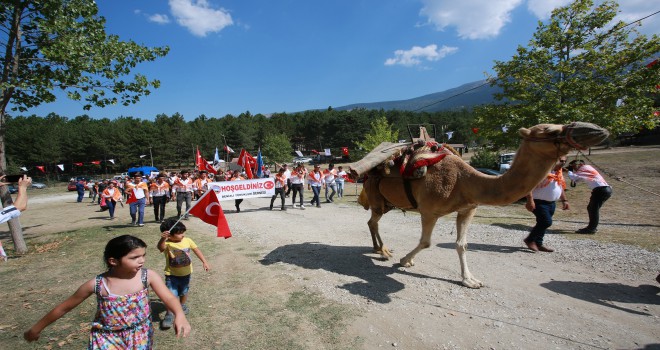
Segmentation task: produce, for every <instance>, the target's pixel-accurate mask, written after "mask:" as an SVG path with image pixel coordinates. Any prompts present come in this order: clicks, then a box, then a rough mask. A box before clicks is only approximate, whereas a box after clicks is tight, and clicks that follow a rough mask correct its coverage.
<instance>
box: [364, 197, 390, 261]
mask: <svg viewBox="0 0 660 350" xmlns="http://www.w3.org/2000/svg"><path fill="white" fill-rule="evenodd" d="M381 217H383V213H380V212H378V213H377V212H376V210H373V209H372V210H371V218H370V219H369V222H367V225H369V232H370V233H371V241H372V242H373V245H374V253H378V254H380V255H381V256H382V257H383V258H385V259H386V260H387V259H389V258H391V257H392V253H391V252H390V250H389V249H387V247H385V245H384V244H383V240H382V239H381V238H380V233H379V232H378V221H379V220H380V218H381Z"/></svg>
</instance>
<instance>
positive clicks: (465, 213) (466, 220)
mask: <svg viewBox="0 0 660 350" xmlns="http://www.w3.org/2000/svg"><path fill="white" fill-rule="evenodd" d="M476 211H477V208H472V209H467V210H462V211H459V212H458V215H457V216H456V231H457V235H456V252H457V253H458V260H459V261H460V262H461V277H462V278H463V281H462V283H463V285H464V286H466V287H470V288H481V287H483V286H484V284H483V283H481V281H479V280H478V279H476V278H474V276H472V274H471V273H470V270H469V269H468V265H467V257H466V251H467V227H468V225H470V221H472V218H473V217H474V213H476Z"/></svg>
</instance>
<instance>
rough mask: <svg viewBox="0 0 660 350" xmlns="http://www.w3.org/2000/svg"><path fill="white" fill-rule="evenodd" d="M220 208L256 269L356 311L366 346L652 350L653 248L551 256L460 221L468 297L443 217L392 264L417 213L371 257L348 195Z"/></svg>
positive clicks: (563, 248)
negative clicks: (386, 251)
mask: <svg viewBox="0 0 660 350" xmlns="http://www.w3.org/2000/svg"><path fill="white" fill-rule="evenodd" d="M288 201H289V199H288ZM223 203H226V204H224V206H225V209H226V211H227V212H228V214H227V216H228V220H229V222H230V225H231V226H232V228H233V229H234V236H235V237H236V238H237V239H245V240H249V241H251V242H253V243H254V244H255V245H258V246H261V247H263V258H262V259H261V263H262V264H264V265H267V266H270V265H276V266H278V267H279V268H278V269H274V273H282V271H284V273H286V274H288V275H290V276H291V277H293V278H294V279H295V280H296V281H297V282H298V283H299V284H300V285H302V286H304V287H305V288H309V289H311V290H315V291H317V292H319V293H321V294H322V295H324V296H325V297H327V298H330V299H333V300H336V301H338V302H341V303H344V304H349V305H353V306H355V307H356V308H358V309H359V310H361V314H362V317H360V318H358V319H357V320H356V322H355V323H354V324H353V325H351V327H350V329H349V335H352V336H360V337H362V338H363V339H365V344H366V348H367V349H379V348H392V347H394V348H398V349H486V348H489V349H513V348H519V349H526V348H536V349H610V348H613V349H614V348H616V349H634V348H647V349H649V348H659V347H660V318H659V316H660V297H659V296H658V292H660V288H658V284H657V283H656V282H655V276H656V275H657V273H658V271H659V270H660V254H659V253H658V252H648V251H645V250H642V249H638V248H634V247H629V246H623V245H618V244H602V243H598V242H595V241H592V240H589V239H580V240H569V239H566V238H565V237H563V236H561V235H557V234H549V235H547V236H546V240H547V242H548V243H549V244H550V245H551V246H553V247H555V248H556V249H557V251H556V252H555V253H533V252H531V251H529V250H527V249H526V248H524V246H523V244H522V238H523V237H525V236H526V235H527V233H528V232H526V231H519V230H511V229H505V228H502V227H498V226H496V225H471V226H470V229H469V234H468V242H469V252H468V262H469V266H470V271H471V272H472V273H473V274H474V275H475V277H476V278H478V279H480V280H481V281H483V282H484V283H485V287H484V288H482V289H477V290H475V289H469V288H466V287H463V286H462V285H461V284H460V266H459V263H458V257H457V254H456V252H455V250H454V246H455V245H454V240H455V226H454V218H455V217H453V216H450V217H445V218H443V219H441V220H440V221H439V222H438V225H437V226H436V229H435V230H434V236H433V243H432V246H431V248H429V249H426V250H424V251H422V252H421V253H420V254H418V256H417V258H416V259H415V262H416V265H415V266H414V267H412V268H403V267H401V266H400V265H399V264H398V260H399V259H400V258H401V257H402V256H403V255H405V254H406V253H407V252H408V251H410V250H411V249H412V248H414V246H415V245H416V243H417V241H418V240H419V236H420V230H421V229H420V222H419V216H418V215H416V214H412V213H408V214H404V213H402V212H400V211H393V212H390V213H388V214H387V215H385V216H384V217H383V219H382V220H381V222H380V227H381V235H382V236H383V239H384V240H385V243H386V245H387V246H389V247H391V248H393V249H394V255H395V257H394V259H392V260H389V261H386V260H382V259H381V258H380V257H379V256H378V255H376V254H373V253H372V252H371V238H370V236H369V234H368V228H367V225H366V222H367V220H368V219H369V212H367V211H365V210H363V209H362V208H360V207H357V206H356V204H355V203H354V197H348V199H347V198H346V197H345V199H344V200H342V202H338V203H332V204H324V205H323V207H322V208H320V209H319V208H309V207H308V209H307V210H304V211H303V210H300V209H293V208H291V207H290V206H289V210H287V211H284V212H283V211H279V210H277V209H276V210H274V211H269V210H267V205H268V199H250V200H246V201H245V202H244V203H243V205H242V206H241V208H242V210H241V213H233V211H232V210H227V209H229V208H232V206H231V204H233V203H228V202H223ZM287 203H290V202H287ZM232 209H233V208H232ZM532 222H533V217H532V216H531V215H530V224H531V223H532ZM275 271H277V272H275Z"/></svg>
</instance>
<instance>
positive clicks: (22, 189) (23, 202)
mask: <svg viewBox="0 0 660 350" xmlns="http://www.w3.org/2000/svg"><path fill="white" fill-rule="evenodd" d="M3 180H4V176H2V177H0V181H3ZM31 184H32V178H31V177H28V176H27V175H23V177H21V178H20V179H18V195H16V199H15V200H14V207H16V209H18V210H20V211H25V209H27V202H28V195H27V188H28V187H30V185H31ZM4 185H7V183H5V182H2V186H4Z"/></svg>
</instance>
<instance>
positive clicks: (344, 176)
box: [342, 174, 355, 183]
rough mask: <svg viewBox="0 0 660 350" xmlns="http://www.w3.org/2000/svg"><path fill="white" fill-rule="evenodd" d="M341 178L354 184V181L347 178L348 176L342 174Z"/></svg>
mask: <svg viewBox="0 0 660 350" xmlns="http://www.w3.org/2000/svg"><path fill="white" fill-rule="evenodd" d="M342 177H343V178H344V180H346V181H348V182H352V183H355V180H353V179H352V178H351V177H350V176H348V174H344V175H342Z"/></svg>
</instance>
